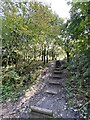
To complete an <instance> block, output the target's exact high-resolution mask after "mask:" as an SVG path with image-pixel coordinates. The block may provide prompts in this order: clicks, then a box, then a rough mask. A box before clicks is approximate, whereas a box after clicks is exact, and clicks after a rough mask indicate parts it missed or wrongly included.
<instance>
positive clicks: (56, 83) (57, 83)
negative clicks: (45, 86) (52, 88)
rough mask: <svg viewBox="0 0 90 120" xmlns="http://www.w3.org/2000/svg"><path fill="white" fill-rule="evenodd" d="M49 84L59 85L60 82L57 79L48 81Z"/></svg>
mask: <svg viewBox="0 0 90 120" xmlns="http://www.w3.org/2000/svg"><path fill="white" fill-rule="evenodd" d="M49 84H53V85H61V83H60V82H59V81H49Z"/></svg>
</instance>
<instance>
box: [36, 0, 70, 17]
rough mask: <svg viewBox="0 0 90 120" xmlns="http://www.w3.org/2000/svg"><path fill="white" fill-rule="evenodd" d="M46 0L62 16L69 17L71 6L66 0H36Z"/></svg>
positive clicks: (43, 0) (41, 0)
mask: <svg viewBox="0 0 90 120" xmlns="http://www.w3.org/2000/svg"><path fill="white" fill-rule="evenodd" d="M36 1H39V2H44V3H46V4H48V5H50V6H51V8H52V10H53V11H54V12H55V13H57V14H58V15H59V17H62V18H64V19H65V18H69V10H70V6H68V5H67V1H66V0H36Z"/></svg>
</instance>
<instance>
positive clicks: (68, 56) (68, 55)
mask: <svg viewBox="0 0 90 120" xmlns="http://www.w3.org/2000/svg"><path fill="white" fill-rule="evenodd" d="M66 54H67V62H69V58H70V54H69V52H68V51H66Z"/></svg>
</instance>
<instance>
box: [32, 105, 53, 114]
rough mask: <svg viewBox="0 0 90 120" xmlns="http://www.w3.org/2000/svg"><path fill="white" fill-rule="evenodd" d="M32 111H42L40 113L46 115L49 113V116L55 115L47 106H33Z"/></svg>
mask: <svg viewBox="0 0 90 120" xmlns="http://www.w3.org/2000/svg"><path fill="white" fill-rule="evenodd" d="M30 108H31V112H36V113H40V114H45V115H49V116H53V111H52V110H49V109H46V108H41V107H37V106H31V107H30Z"/></svg>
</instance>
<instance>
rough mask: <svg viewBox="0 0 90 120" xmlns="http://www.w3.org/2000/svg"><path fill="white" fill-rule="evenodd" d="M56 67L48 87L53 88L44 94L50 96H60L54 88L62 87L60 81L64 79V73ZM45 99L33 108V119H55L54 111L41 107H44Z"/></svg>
mask: <svg viewBox="0 0 90 120" xmlns="http://www.w3.org/2000/svg"><path fill="white" fill-rule="evenodd" d="M56 66H57V67H55V69H54V71H53V74H52V76H50V78H49V81H48V83H47V85H49V86H51V87H52V89H46V90H45V91H44V93H46V94H49V95H57V94H58V91H55V89H53V86H56V87H61V86H62V83H61V82H60V79H62V73H63V72H62V70H61V69H60V67H59V66H58V65H56ZM44 98H45V97H44ZM44 98H42V99H41V101H39V105H38V103H36V105H35V106H31V113H32V117H41V118H43V117H54V112H53V110H52V109H49V108H48V109H47V108H44V107H41V106H42V105H41V104H42V103H44V102H45V99H44ZM44 104H45V103H44ZM40 105H41V106H40Z"/></svg>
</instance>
